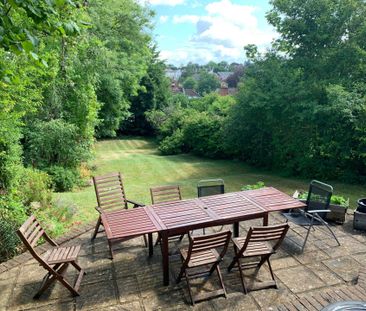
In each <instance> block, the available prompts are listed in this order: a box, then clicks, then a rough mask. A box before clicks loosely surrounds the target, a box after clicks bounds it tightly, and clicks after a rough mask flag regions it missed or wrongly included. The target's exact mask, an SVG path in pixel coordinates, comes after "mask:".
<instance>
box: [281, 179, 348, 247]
mask: <svg viewBox="0 0 366 311" xmlns="http://www.w3.org/2000/svg"><path fill="white" fill-rule="evenodd" d="M332 194H333V187H332V186H331V185H328V184H325V183H322V182H320V181H317V180H313V181H311V182H310V187H309V192H308V196H307V199H306V207H305V208H304V209H303V210H295V211H290V212H288V213H283V216H284V217H285V218H286V221H287V222H288V221H290V222H293V223H294V224H296V225H299V226H302V227H307V233H306V236H305V240H304V244H303V245H302V248H301V251H302V252H303V251H304V248H305V245H306V242H307V240H308V237H309V234H310V231H311V229H314V228H313V227H314V226H317V225H322V226H325V227H326V228H327V229H328V230H329V232H330V234H331V235H332V236H333V237H334V239H335V240H336V241H337V243H338V245H341V244H340V243H339V241H338V239H337V237H336V235H335V234H334V232H333V231H332V229H331V228H330V227H329V225H328V223H327V222H326V221H325V220H324V218H325V215H326V213H329V212H330V210H329V204H330V199H331V197H332Z"/></svg>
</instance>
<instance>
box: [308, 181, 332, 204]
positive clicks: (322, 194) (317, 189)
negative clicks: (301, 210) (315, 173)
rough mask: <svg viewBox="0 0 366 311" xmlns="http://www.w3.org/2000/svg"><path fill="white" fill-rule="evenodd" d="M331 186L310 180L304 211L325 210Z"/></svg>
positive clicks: (330, 195)
mask: <svg viewBox="0 0 366 311" xmlns="http://www.w3.org/2000/svg"><path fill="white" fill-rule="evenodd" d="M332 194H333V187H332V186H331V185H327V184H325V183H322V182H320V181H317V180H312V181H311V182H310V186H309V192H308V197H307V199H306V208H305V211H309V210H325V209H328V208H329V204H330V199H331V197H332Z"/></svg>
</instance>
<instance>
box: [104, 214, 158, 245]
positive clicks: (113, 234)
mask: <svg viewBox="0 0 366 311" xmlns="http://www.w3.org/2000/svg"><path fill="white" fill-rule="evenodd" d="M101 217H102V222H103V226H104V229H105V232H106V235H107V238H108V240H113V239H122V238H127V237H133V236H139V235H143V234H146V233H154V232H158V231H160V230H161V227H160V226H159V224H158V223H156V221H155V219H154V217H152V216H151V215H150V214H149V211H148V209H146V208H145V207H139V208H134V209H129V210H116V211H113V212H104V213H102V214H101Z"/></svg>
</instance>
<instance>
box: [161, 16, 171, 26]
mask: <svg viewBox="0 0 366 311" xmlns="http://www.w3.org/2000/svg"><path fill="white" fill-rule="evenodd" d="M168 19H169V16H167V15H162V16H160V17H159V21H160V23H162V24H164V23H166V22H167V21H168Z"/></svg>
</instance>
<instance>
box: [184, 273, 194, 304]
mask: <svg viewBox="0 0 366 311" xmlns="http://www.w3.org/2000/svg"><path fill="white" fill-rule="evenodd" d="M185 276H186V281H187V286H188V292H189V298H191V303H192V306H194V299H193V295H192V289H191V284H190V283H189V276H188V273H187V271H186V273H185Z"/></svg>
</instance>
